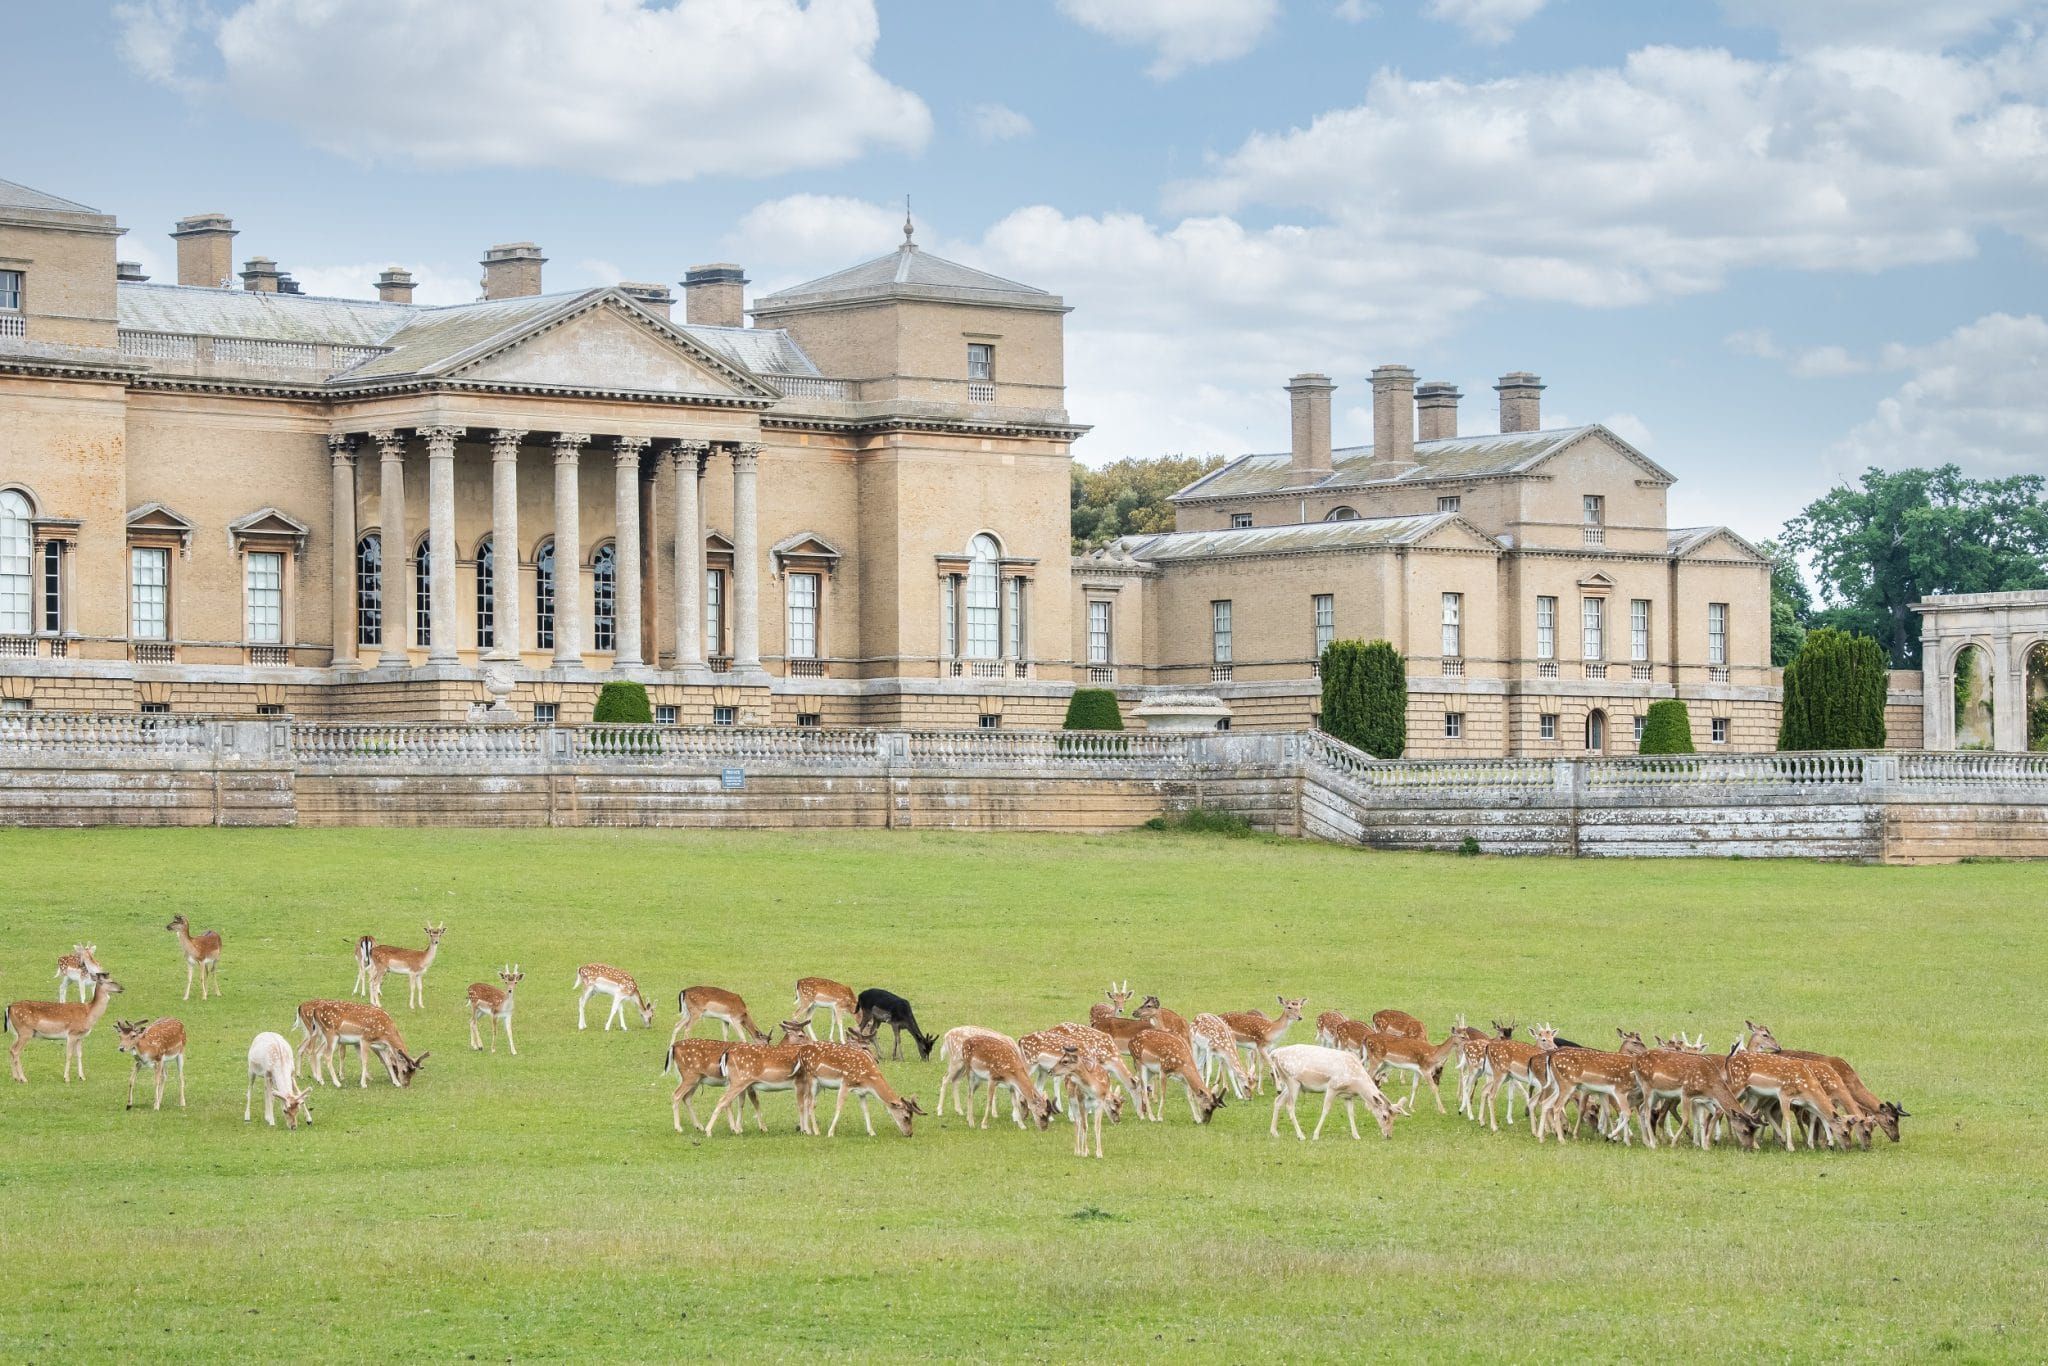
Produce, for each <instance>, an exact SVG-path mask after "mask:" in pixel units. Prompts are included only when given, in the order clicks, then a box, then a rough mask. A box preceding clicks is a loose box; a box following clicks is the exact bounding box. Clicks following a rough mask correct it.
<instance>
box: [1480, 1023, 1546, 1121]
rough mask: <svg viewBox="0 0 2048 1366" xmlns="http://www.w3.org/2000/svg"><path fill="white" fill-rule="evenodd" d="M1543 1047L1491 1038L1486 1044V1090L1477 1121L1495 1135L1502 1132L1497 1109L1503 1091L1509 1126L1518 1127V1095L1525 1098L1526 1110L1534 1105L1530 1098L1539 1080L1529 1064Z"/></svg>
mask: <svg viewBox="0 0 2048 1366" xmlns="http://www.w3.org/2000/svg"><path fill="white" fill-rule="evenodd" d="M1542 1051H1543V1048H1542V1047H1541V1045H1538V1044H1533V1043H1523V1042H1522V1041H1521V1040H1520V1039H1509V1038H1499V1039H1488V1040H1487V1041H1486V1064H1485V1069H1484V1075H1485V1077H1486V1089H1485V1090H1484V1091H1483V1092H1482V1093H1481V1094H1480V1097H1479V1104H1478V1107H1477V1110H1478V1113H1477V1114H1476V1115H1475V1116H1474V1118H1476V1119H1478V1120H1479V1121H1480V1122H1481V1123H1483V1124H1485V1125H1486V1126H1487V1127H1488V1128H1490V1129H1491V1130H1493V1132H1495V1133H1499V1132H1500V1112H1499V1110H1498V1109H1497V1108H1495V1104H1496V1101H1497V1099H1498V1097H1499V1096H1500V1093H1501V1090H1502V1088H1506V1090H1507V1093H1508V1107H1507V1108H1508V1127H1509V1128H1513V1127H1514V1124H1515V1096H1516V1095H1517V1094H1520V1095H1521V1096H1522V1097H1523V1100H1524V1105H1523V1108H1524V1109H1525V1110H1526V1109H1528V1108H1530V1106H1531V1105H1532V1104H1533V1102H1532V1101H1530V1100H1529V1097H1531V1096H1533V1095H1534V1094H1535V1092H1536V1078H1535V1077H1534V1076H1533V1075H1532V1074H1531V1072H1530V1070H1529V1064H1530V1062H1531V1061H1532V1060H1533V1059H1534V1058H1535V1057H1536V1055H1537V1054H1539V1053H1541V1052H1542Z"/></svg>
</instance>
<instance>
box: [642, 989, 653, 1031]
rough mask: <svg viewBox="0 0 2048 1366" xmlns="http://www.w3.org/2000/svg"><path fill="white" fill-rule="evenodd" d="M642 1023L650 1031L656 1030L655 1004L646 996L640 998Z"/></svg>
mask: <svg viewBox="0 0 2048 1366" xmlns="http://www.w3.org/2000/svg"><path fill="white" fill-rule="evenodd" d="M640 1023H641V1024H643V1025H646V1026H647V1027H648V1028H649V1029H652V1028H654V1002H652V1001H650V1000H648V999H647V998H646V997H645V996H642V997H640Z"/></svg>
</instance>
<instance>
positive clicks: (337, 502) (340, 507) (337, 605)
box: [327, 436, 356, 669]
mask: <svg viewBox="0 0 2048 1366" xmlns="http://www.w3.org/2000/svg"><path fill="white" fill-rule="evenodd" d="M327 458H328V461H329V463H330V464H331V466H332V467H333V478H334V486H333V494H332V496H333V499H334V509H333V516H334V574H333V579H334V588H333V594H332V597H333V601H332V602H331V603H330V605H329V612H330V614H331V615H332V616H333V618H334V622H333V626H334V659H333V663H334V667H335V668H337V669H353V668H355V667H356V439H355V438H354V437H353V436H330V437H328V438H327Z"/></svg>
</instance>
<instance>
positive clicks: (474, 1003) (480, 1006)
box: [469, 963, 526, 1058]
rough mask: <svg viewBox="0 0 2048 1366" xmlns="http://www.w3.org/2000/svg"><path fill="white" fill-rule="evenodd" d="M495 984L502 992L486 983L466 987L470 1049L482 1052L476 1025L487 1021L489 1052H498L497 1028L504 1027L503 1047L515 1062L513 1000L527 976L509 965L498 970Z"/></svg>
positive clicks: (517, 968)
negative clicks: (500, 987)
mask: <svg viewBox="0 0 2048 1366" xmlns="http://www.w3.org/2000/svg"><path fill="white" fill-rule="evenodd" d="M498 980H499V981H501V982H503V983H504V984H505V985H504V988H503V989H502V990H501V989H499V988H497V987H494V986H492V985H491V984H490V983H489V982H471V983H470V984H469V1046H470V1048H471V1049H473V1050H476V1051H479V1052H481V1051H482V1049H483V1046H484V1045H483V1040H482V1039H480V1038H478V1037H477V1028H476V1022H477V1021H478V1020H489V1021H490V1022H491V1051H492V1052H493V1053H495V1052H497V1051H498V1026H499V1025H503V1026H505V1047H507V1048H509V1049H511V1050H512V1056H513V1057H515V1058H516V1057H518V1056H519V1045H518V1044H516V1043H514V1042H512V1005H513V996H514V994H515V993H516V992H517V991H518V990H519V984H520V983H521V982H523V981H525V980H526V974H525V973H523V972H521V971H520V970H519V965H518V964H517V963H508V964H506V965H505V966H504V967H502V968H500V969H498Z"/></svg>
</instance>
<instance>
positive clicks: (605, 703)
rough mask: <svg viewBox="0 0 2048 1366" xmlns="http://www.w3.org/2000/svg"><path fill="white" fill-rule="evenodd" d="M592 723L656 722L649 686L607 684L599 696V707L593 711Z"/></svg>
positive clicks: (645, 723) (644, 723) (643, 723)
mask: <svg viewBox="0 0 2048 1366" xmlns="http://www.w3.org/2000/svg"><path fill="white" fill-rule="evenodd" d="M590 719H591V720H592V721H637V722H639V723H640V724H641V725H647V724H649V723H651V722H652V721H653V720H654V708H653V707H652V706H651V705H649V703H648V701H647V686H646V685H645V684H644V683H607V684H605V685H604V687H603V688H602V689H600V690H599V691H598V694H597V706H596V707H595V708H594V709H593V710H592V711H591V714H590Z"/></svg>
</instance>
